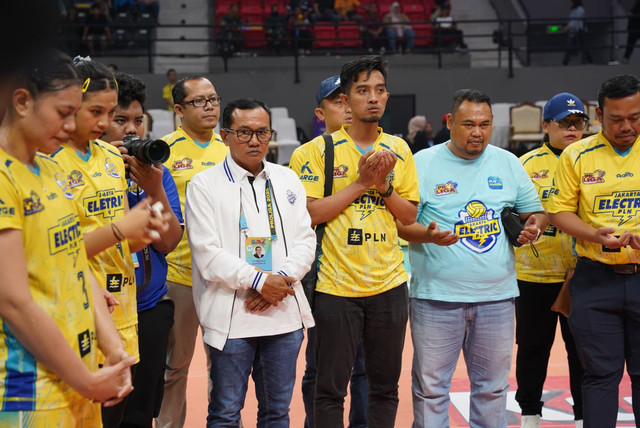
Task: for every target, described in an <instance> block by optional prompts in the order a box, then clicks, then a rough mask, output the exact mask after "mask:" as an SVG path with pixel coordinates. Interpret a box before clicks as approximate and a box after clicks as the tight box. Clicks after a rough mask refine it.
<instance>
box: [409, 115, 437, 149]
mask: <svg viewBox="0 0 640 428" xmlns="http://www.w3.org/2000/svg"><path fill="white" fill-rule="evenodd" d="M407 128H408V133H407V138H406V140H407V143H409V147H410V148H411V153H414V154H415V153H418V152H419V151H420V150H422V149H426V148H429V147H432V146H433V144H434V143H433V125H431V122H429V121H428V120H427V118H426V117H424V116H413V117H412V118H411V119H409V124H408V125H407Z"/></svg>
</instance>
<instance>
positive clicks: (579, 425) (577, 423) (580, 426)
mask: <svg viewBox="0 0 640 428" xmlns="http://www.w3.org/2000/svg"><path fill="white" fill-rule="evenodd" d="M576 428H582V419H578V420H577V421H576Z"/></svg>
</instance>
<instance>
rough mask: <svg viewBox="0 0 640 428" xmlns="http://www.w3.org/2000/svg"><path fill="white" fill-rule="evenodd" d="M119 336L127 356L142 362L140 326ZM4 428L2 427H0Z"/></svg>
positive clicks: (120, 333)
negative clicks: (139, 337) (139, 342)
mask: <svg viewBox="0 0 640 428" xmlns="http://www.w3.org/2000/svg"><path fill="white" fill-rule="evenodd" d="M118 334H119V335H120V338H121V339H122V344H123V345H124V349H125V351H127V354H129V355H131V356H132V357H136V363H138V362H140V353H139V352H138V324H136V325H133V326H131V327H126V328H123V329H121V330H118ZM98 363H99V364H100V365H103V364H104V354H103V353H102V352H100V349H98ZM0 428H2V427H0Z"/></svg>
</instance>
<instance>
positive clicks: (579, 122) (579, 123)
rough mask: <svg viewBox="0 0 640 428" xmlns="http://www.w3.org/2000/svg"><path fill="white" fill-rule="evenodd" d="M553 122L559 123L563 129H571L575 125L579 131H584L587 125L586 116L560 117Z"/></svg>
mask: <svg viewBox="0 0 640 428" xmlns="http://www.w3.org/2000/svg"><path fill="white" fill-rule="evenodd" d="M553 122H555V123H557V124H558V126H559V127H560V128H562V129H569V128H571V126H574V127H575V128H576V129H577V130H578V131H582V130H583V129H584V127H585V126H587V120H586V119H584V118H580V119H573V120H572V119H567V118H564V119H560V120H554V121H553Z"/></svg>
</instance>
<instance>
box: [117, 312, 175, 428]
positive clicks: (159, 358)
mask: <svg viewBox="0 0 640 428" xmlns="http://www.w3.org/2000/svg"><path fill="white" fill-rule="evenodd" d="M171 326H173V302H172V301H171V300H161V301H159V302H158V304H157V305H156V306H154V307H153V308H151V309H147V310H146V311H142V312H138V348H139V351H140V362H139V363H138V364H136V377H135V379H134V381H133V387H134V389H133V392H131V394H129V399H128V401H127V404H126V407H125V411H124V417H123V420H122V424H120V427H121V428H133V427H145V428H151V426H152V422H153V418H154V417H156V416H158V413H159V411H160V405H161V404H162V395H163V392H164V369H165V362H166V358H167V344H168V341H169V330H171Z"/></svg>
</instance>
